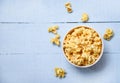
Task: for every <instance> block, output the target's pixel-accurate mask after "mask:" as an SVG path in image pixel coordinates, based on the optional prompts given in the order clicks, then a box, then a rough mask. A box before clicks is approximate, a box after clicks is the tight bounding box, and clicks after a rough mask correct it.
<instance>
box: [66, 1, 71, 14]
mask: <svg viewBox="0 0 120 83" xmlns="http://www.w3.org/2000/svg"><path fill="white" fill-rule="evenodd" d="M65 7H66V9H67V12H69V13H72V7H71V3H70V2H67V3H65Z"/></svg>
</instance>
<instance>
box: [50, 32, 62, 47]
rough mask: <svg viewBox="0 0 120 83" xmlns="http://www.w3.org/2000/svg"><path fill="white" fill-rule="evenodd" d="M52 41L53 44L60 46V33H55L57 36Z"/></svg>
mask: <svg viewBox="0 0 120 83" xmlns="http://www.w3.org/2000/svg"><path fill="white" fill-rule="evenodd" d="M51 42H52V43H53V44H56V45H57V46H60V35H58V34H57V35H55V37H54V38H52V39H51Z"/></svg>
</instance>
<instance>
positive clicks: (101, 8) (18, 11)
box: [0, 0, 120, 22]
mask: <svg viewBox="0 0 120 83" xmlns="http://www.w3.org/2000/svg"><path fill="white" fill-rule="evenodd" d="M69 1H70V2H71V3H72V8H73V13H71V14H68V13H67V12H66V9H65V7H64V4H65V3H66V2H68V0H61V1H56V0H51V1H48V0H26V1H24V0H20V1H18V0H11V1H9V0H4V1H0V12H1V13H0V21H1V22H2V21H13V22H14V21H15V22H16V21H28V22H53V21H55V22H59V21H63V22H67V21H78V22H79V21H80V18H81V14H82V13H83V12H86V13H88V14H89V16H90V20H89V21H90V22H93V21H120V20H119V15H120V12H119V7H120V5H119V3H120V0H100V1H96V0H92V1H89V0H77V1H75V0H69Z"/></svg>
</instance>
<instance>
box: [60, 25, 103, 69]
mask: <svg viewBox="0 0 120 83" xmlns="http://www.w3.org/2000/svg"><path fill="white" fill-rule="evenodd" d="M80 27H86V28H90V29H92V30H94V31H96V30H95V29H93V28H91V27H88V26H76V27H74V28H73V29H71V30H69V31H68V32H67V33H66V35H65V37H64V39H63V43H62V50H63V53H64V56H65V58H66V60H67V61H68V62H69V63H70V64H72V65H73V66H75V67H79V68H88V67H91V66H93V65H95V64H96V63H97V62H98V61H99V60H100V58H101V57H102V55H103V50H104V44H103V39H102V37H101V36H100V34H99V33H98V32H97V31H96V32H97V34H98V35H99V37H100V38H101V41H102V49H101V53H100V55H99V57H98V58H97V60H96V61H95V62H94V63H92V64H91V65H86V66H79V65H76V64H74V63H72V62H71V61H70V60H69V59H68V58H67V56H66V54H65V52H64V47H63V44H64V40H65V38H66V36H67V34H69V33H71V32H72V31H73V30H74V29H76V28H80Z"/></svg>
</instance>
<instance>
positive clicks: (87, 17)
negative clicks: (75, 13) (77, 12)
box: [81, 13, 89, 22]
mask: <svg viewBox="0 0 120 83" xmlns="http://www.w3.org/2000/svg"><path fill="white" fill-rule="evenodd" d="M88 20H89V16H88V14H87V13H83V14H82V17H81V21H82V22H87V21H88Z"/></svg>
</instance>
